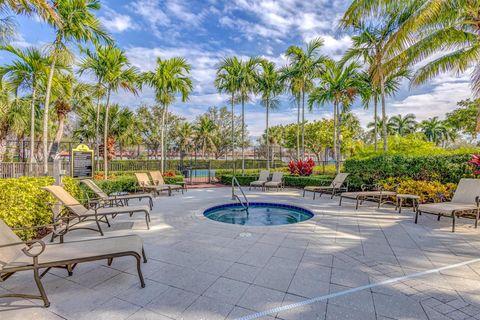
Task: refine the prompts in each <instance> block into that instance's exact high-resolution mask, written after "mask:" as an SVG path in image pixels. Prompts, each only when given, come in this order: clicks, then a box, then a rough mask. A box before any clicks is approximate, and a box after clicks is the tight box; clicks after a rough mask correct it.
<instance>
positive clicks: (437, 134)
mask: <svg viewBox="0 0 480 320" xmlns="http://www.w3.org/2000/svg"><path fill="white" fill-rule="evenodd" d="M420 130H421V131H422V132H423V134H424V135H425V137H426V138H427V140H428V141H431V142H433V143H435V144H436V145H437V146H438V145H439V144H440V143H442V142H443V141H445V140H447V139H448V138H449V136H448V129H447V127H446V126H445V124H444V123H443V121H441V120H439V119H438V117H433V118H429V119H427V120H423V121H422V122H421V123H420Z"/></svg>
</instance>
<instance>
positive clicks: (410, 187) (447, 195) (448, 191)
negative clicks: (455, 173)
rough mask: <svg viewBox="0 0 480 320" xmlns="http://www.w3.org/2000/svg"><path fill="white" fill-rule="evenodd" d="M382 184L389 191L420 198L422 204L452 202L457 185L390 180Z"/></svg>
mask: <svg viewBox="0 0 480 320" xmlns="http://www.w3.org/2000/svg"><path fill="white" fill-rule="evenodd" d="M380 184H381V185H382V186H383V188H385V190H389V191H397V192H398V193H403V194H415V195H418V196H420V200H419V201H420V203H428V202H441V201H450V200H451V199H452V196H453V193H454V191H455V188H456V187H457V185H456V184H455V183H446V184H442V183H440V182H438V181H423V180H420V181H418V180H413V179H409V178H406V179H399V178H388V179H386V180H385V181H382V182H380Z"/></svg>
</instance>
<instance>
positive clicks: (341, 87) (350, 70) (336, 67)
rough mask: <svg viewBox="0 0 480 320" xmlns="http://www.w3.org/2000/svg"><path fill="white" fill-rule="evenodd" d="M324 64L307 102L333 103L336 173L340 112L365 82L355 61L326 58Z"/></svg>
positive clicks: (346, 107) (346, 106) (338, 153)
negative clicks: (339, 61)
mask: <svg viewBox="0 0 480 320" xmlns="http://www.w3.org/2000/svg"><path fill="white" fill-rule="evenodd" d="M324 66H325V71H324V72H322V73H321V74H320V77H319V78H318V86H317V87H316V88H315V89H313V91H312V93H311V94H310V96H309V98H308V104H309V107H310V109H312V107H313V105H319V106H322V105H324V104H325V103H333V114H334V126H335V134H334V139H333V145H334V147H333V149H334V158H335V167H336V171H337V173H338V172H340V160H341V155H340V151H341V141H340V128H341V126H342V123H341V114H342V113H343V112H345V111H347V110H348V109H349V107H350V106H351V104H352V103H353V101H354V100H355V98H356V97H357V96H359V95H360V94H361V92H362V91H364V90H365V86H366V84H365V79H364V78H363V77H362V74H361V72H360V70H359V69H360V66H359V65H358V64H356V63H350V64H342V63H338V62H336V61H333V60H331V59H328V60H326V61H325V62H324Z"/></svg>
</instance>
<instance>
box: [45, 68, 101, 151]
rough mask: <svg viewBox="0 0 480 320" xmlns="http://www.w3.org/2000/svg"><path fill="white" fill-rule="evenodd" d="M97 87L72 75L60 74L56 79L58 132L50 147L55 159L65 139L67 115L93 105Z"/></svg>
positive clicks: (54, 92) (54, 91) (54, 97)
mask: <svg viewBox="0 0 480 320" xmlns="http://www.w3.org/2000/svg"><path fill="white" fill-rule="evenodd" d="M95 91H96V90H95V87H94V86H92V85H91V84H88V83H84V82H80V81H78V80H77V79H76V78H75V77H74V76H73V75H72V74H70V73H68V74H59V76H58V79H54V85H53V88H52V97H53V101H54V102H53V105H54V109H55V113H56V116H57V132H56V134H55V138H54V140H53V143H51V144H50V146H49V154H50V157H53V156H54V155H55V154H56V153H57V151H58V147H59V144H60V142H61V140H62V138H63V134H64V129H65V121H66V119H67V115H68V114H69V113H70V112H71V111H73V110H74V109H81V108H85V107H87V106H89V105H91V104H92V102H93V97H94V95H95Z"/></svg>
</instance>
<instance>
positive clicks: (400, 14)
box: [342, 0, 413, 152]
mask: <svg viewBox="0 0 480 320" xmlns="http://www.w3.org/2000/svg"><path fill="white" fill-rule="evenodd" d="M359 1H363V0H359ZM353 6H354V4H352V5H351V6H350V8H349V9H348V10H347V13H346V14H345V15H344V17H343V20H342V25H343V26H352V27H354V30H356V32H358V35H356V36H354V37H352V41H353V47H352V48H351V49H349V50H347V52H346V53H345V56H344V58H343V61H347V60H350V59H354V58H356V59H362V60H363V61H364V62H365V63H367V64H368V69H367V70H368V73H369V75H370V77H371V81H372V84H373V88H374V89H375V90H374V92H375V93H376V94H374V97H375V96H377V94H378V95H379V97H380V102H381V107H382V120H383V127H382V136H383V149H384V152H386V151H387V149H388V144H387V135H388V132H387V114H386V104H385V98H386V95H387V94H388V93H387V90H386V82H387V79H388V77H389V76H391V75H392V74H395V73H398V72H399V71H400V72H401V73H403V71H402V70H404V69H405V64H402V63H400V61H399V60H398V55H397V52H395V51H394V50H392V38H394V36H395V34H396V32H397V31H398V30H399V29H400V28H402V26H403V24H404V23H405V21H407V20H408V19H409V18H410V16H411V15H412V14H413V11H412V8H411V7H410V6H392V7H391V8H389V10H386V11H385V12H384V13H383V15H382V16H381V17H379V19H376V20H373V19H372V20H367V21H363V20H359V19H358V16H356V15H354V16H351V15H349V14H348V13H349V10H352V8H353ZM374 101H375V100H374Z"/></svg>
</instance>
